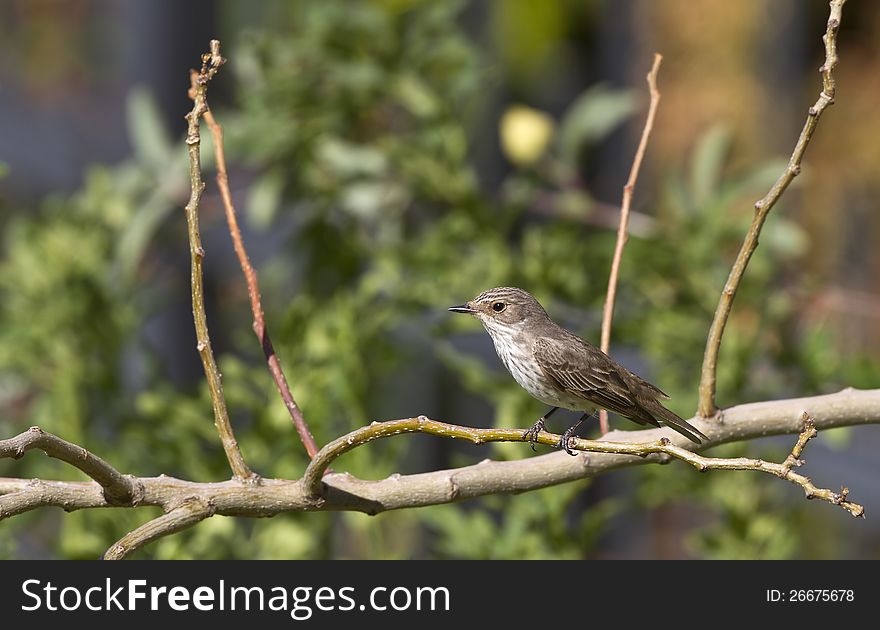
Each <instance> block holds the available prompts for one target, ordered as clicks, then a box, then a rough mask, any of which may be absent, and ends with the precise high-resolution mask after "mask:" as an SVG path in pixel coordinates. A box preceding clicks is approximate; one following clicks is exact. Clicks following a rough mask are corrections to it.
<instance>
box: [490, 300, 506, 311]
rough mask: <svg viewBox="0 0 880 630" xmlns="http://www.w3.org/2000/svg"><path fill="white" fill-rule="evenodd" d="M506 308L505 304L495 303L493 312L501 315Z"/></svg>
mask: <svg viewBox="0 0 880 630" xmlns="http://www.w3.org/2000/svg"><path fill="white" fill-rule="evenodd" d="M505 306H506V305H505V304H504V302H495V304H493V305H492V310H493V311H495V312H496V313H500V312H501V311H503V310H504V307H505Z"/></svg>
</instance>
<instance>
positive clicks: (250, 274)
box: [204, 110, 318, 458]
mask: <svg viewBox="0 0 880 630" xmlns="http://www.w3.org/2000/svg"><path fill="white" fill-rule="evenodd" d="M204 117H205V122H206V123H207V125H208V128H209V129H210V130H211V135H212V137H213V140H214V154H215V159H216V161H217V186H218V187H219V188H220V196H221V197H222V198H223V207H224V209H225V210H226V223H227V224H228V225H229V234H230V236H231V237H232V246H233V247H234V248H235V253H236V255H237V256H238V262H239V264H240V265H241V270H242V271H243V272H244V277H245V280H246V282H247V287H248V297H249V298H250V302H251V312H252V313H253V316H254V322H253V328H254V333H256V335H257V339H259V340H260V347H261V348H262V349H263V354H265V355H266V362H267V363H268V365H269V372H270V373H271V374H272V378H273V379H274V380H275V385H276V386H277V387H278V393H279V394H281V399H282V400H283V401H284V406H285V407H287V411H288V412H289V413H290V417H291V419H292V420H293V426H294V427H295V428H296V432H297V433H298V434H299V437H300V440H302V443H303V445H304V446H305V447H306V452H307V453H308V454H309V457H310V458H314V456H315V453H317V452H318V445H317V444H316V443H315V438H314V437H312V434H311V432H310V431H309V427H308V425H307V424H306V420H305V418H304V417H303V413H302V410H300V408H299V406H298V405H297V404H296V401H295V400H294V399H293V394H292V393H291V391H290V387H289V386H288V384H287V379H286V378H285V376H284V371H283V370H282V369H281V362H280V361H279V359H278V355H277V354H275V348H274V347H273V346H272V339H271V338H270V337H269V330H268V329H267V328H266V318H265V316H264V315H263V306H262V305H261V304H260V285H259V282H258V281H257V272H256V271H255V270H254V268H253V265H251V261H250V259H249V258H248V254H247V250H246V249H245V247H244V241H243V240H242V238H241V230H240V229H239V228H238V220H237V219H236V217H235V206H234V205H233V203H232V194H231V193H230V191H229V176H228V175H227V170H226V155H225V151H224V148H223V128H222V127H221V126H220V124H219V123H218V122H217V121H216V120H215V119H214V116H213V114H212V113H211V111H210V110H208V111H206V112H205V115H204Z"/></svg>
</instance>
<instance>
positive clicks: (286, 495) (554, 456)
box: [0, 389, 880, 520]
mask: <svg viewBox="0 0 880 630" xmlns="http://www.w3.org/2000/svg"><path fill="white" fill-rule="evenodd" d="M804 411H807V412H808V413H809V415H810V416H811V417H812V418H813V421H814V424H815V427H816V428H817V429H819V430H824V429H830V428H833V427H841V426H850V425H861V424H880V389H874V390H853V389H846V390H843V391H841V392H838V393H836V394H828V395H824V396H815V397H811V398H794V399H790V400H777V401H768V402H759V403H751V404H746V405H738V406H736V407H731V408H729V409H725V410H724V411H723V412H721V413H720V414H718V416H717V418H716V419H714V420H712V421H706V420H701V419H699V418H695V419H693V420H691V422H693V424H695V425H696V426H697V428H699V429H700V430H701V431H703V432H704V433H706V435H708V436H709V441H708V442H706V443H705V444H703V445H702V446H701V448H709V447H712V446H717V445H719V444H725V443H728V442H737V441H741V440H750V439H754V438H758V437H763V436H767V435H779V434H786V433H788V434H800V433H801V432H802V431H803V429H804V420H803V413H804ZM382 424H386V423H382ZM382 424H380V425H378V426H382ZM458 429H460V430H461V432H462V434H461V435H460V436H458V437H464V438H465V439H469V438H467V437H466V434H467V433H469V431H470V429H468V428H467V427H459V428H458ZM519 432H520V433H522V430H519ZM453 437H455V436H453ZM515 437H517V439H519V436H515ZM663 437H667V438H669V439H670V444H669V445H674V446H678V447H683V446H685V445H690V442H688V441H687V440H686V438H683V437H681V436H679V435H678V434H677V433H674V432H671V431H669V430H668V429H650V430H643V431H612V432H610V433H609V434H608V435H607V436H605V439H606V440H608V441H610V440H613V441H614V442H615V443H617V444H618V445H619V444H622V443H626V444H646V443H657V442H659V441H660V440H661V438H663ZM669 445H667V446H669ZM683 450H684V449H683ZM693 455H694V454H693V453H691V455H689V457H690V456H693ZM670 457H671V456H670V455H669V454H668V453H659V452H658V453H655V454H651V455H647V456H646V457H644V458H642V457H633V456H632V455H622V454H614V453H582V454H580V455H579V456H578V457H569V456H568V455H566V454H565V453H562V452H554V453H550V454H547V455H541V456H538V457H529V458H526V459H521V460H516V461H490V460H485V461H483V462H480V463H478V464H475V465H473V466H465V467H462V468H457V469H451V470H439V471H433V472H428V473H421V474H414V475H397V474H395V475H392V476H390V477H388V478H387V479H383V480H379V481H368V480H362V479H357V478H355V477H352V476H351V475H349V474H347V473H333V474H328V475H325V476H324V478H323V483H324V484H326V489H325V492H324V496H323V497H321V498H315V497H314V496H312V495H311V493H310V492H309V489H308V487H307V485H306V483H305V480H304V479H301V480H296V481H287V480H277V479H264V480H263V482H262V483H261V484H260V485H257V486H255V485H244V484H241V483H238V482H236V481H226V482H220V483H195V482H191V481H184V480H180V479H174V478H172V477H165V476H161V477H147V478H140V479H139V480H140V481H141V483H142V484H143V487H144V496H143V499H142V500H141V502H140V505H155V506H160V507H162V508H163V509H166V510H171V509H173V508H174V507H175V506H177V505H179V504H180V502H181V501H182V500H184V499H185V498H187V497H194V496H195V497H200V498H201V499H203V500H204V501H205V502H206V504H208V505H211V506H213V508H214V513H215V514H222V515H225V516H249V517H260V516H274V515H275V514H280V513H283V512H290V511H310V510H355V511H360V512H365V513H368V514H376V513H379V512H384V511H387V510H396V509H403V508H414V507H422V506H427V505H436V504H439V503H449V502H452V501H460V500H465V499H471V498H475V497H479V496H484V495H489V494H498V493H502V492H526V491H529V490H536V489H538V488H544V487H547V486H552V485H557V484H560V483H565V482H568V481H574V480H577V479H585V478H588V477H593V476H597V475H601V474H604V473H606V472H609V471H611V470H616V469H618V468H623V467H629V466H635V465H640V464H645V463H664V462H667V461H669V460H670ZM786 461H787V460H786ZM782 466H785V464H782ZM791 474H794V473H791ZM314 477H315V475H314V474H311V475H310V478H312V479H314ZM844 494H845V493H843V492H841V493H838V496H842V495H844ZM843 500H845V499H843ZM43 506H56V507H61V508H64V509H66V510H77V509H84V508H97V507H112V505H111V504H110V503H109V502H108V501H107V500H106V498H105V497H104V495H103V492H102V489H101V487H100V486H99V485H98V484H95V483H76V482H58V481H32V480H29V479H3V478H0V520H2V519H3V518H6V517H9V516H13V515H15V514H20V513H22V512H25V511H28V510H31V509H34V508H37V507H43Z"/></svg>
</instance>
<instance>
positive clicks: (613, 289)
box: [599, 53, 663, 435]
mask: <svg viewBox="0 0 880 630" xmlns="http://www.w3.org/2000/svg"><path fill="white" fill-rule="evenodd" d="M662 61H663V55H661V54H660V53H654V65H652V66H651V71H650V72H648V76H647V81H648V90H649V92H650V94H651V104H650V105H649V106H648V117H647V118H646V119H645V127H644V129H642V138H641V140H639V148H638V149H637V150H636V155H635V157H634V158H633V163H632V167H631V168H630V171H629V179H627V180H626V185H625V186H624V187H623V201H622V202H621V204H620V227H618V229H617V243H616V244H615V246H614V257H613V258H612V259H611V273H610V274H609V275H608V293H606V295H605V309H604V311H603V313H602V340H601V346H600V347H601V349H602V352H604V353H606V354H608V350H609V348H610V346H611V321H612V320H613V319H614V298H615V296H616V294H617V276H618V274H619V273H620V261H621V259H622V258H623V246H624V245H626V241H627V238H628V226H629V207H630V205H631V204H632V197H633V191H634V190H635V187H636V182H637V181H638V179H639V170H640V169H641V167H642V160H643V159H644V157H645V151H646V150H647V149H648V138H649V137H650V136H651V130H652V129H653V128H654V118H655V117H656V115H657V106H658V105H659V104H660V91H659V90H658V89H657V73H658V72H659V71H660V62H662ZM599 430H600V431H601V432H602V435H605V434H606V433H608V412H607V411H606V410H605V409H600V410H599Z"/></svg>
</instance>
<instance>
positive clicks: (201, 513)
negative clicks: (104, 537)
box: [102, 497, 214, 560]
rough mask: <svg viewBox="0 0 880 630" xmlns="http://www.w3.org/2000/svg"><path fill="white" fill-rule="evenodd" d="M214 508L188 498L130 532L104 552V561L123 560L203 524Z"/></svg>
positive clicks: (198, 500)
mask: <svg viewBox="0 0 880 630" xmlns="http://www.w3.org/2000/svg"><path fill="white" fill-rule="evenodd" d="M213 514H214V508H213V507H212V506H211V504H210V503H208V502H206V501H205V500H204V499H202V498H200V497H187V498H186V499H184V500H183V501H182V502H181V503H180V505H178V506H176V507H174V508H173V509H171V510H169V511H168V512H166V513H165V514H163V515H162V516H159V517H157V518H154V519H153V520H152V521H147V522H146V523H144V524H143V525H141V526H140V527H138V528H137V529H136V530H134V531H132V532H129V533H128V534H126V535H125V536H123V537H122V538H120V539H119V540H118V541H117V542H115V543H113V545H111V547H110V548H109V549H108V550H107V551H105V552H104V555H103V556H102V557H103V559H104V560H122V559H123V558H125V557H126V556H127V555H129V554H130V553H131V552H133V551H136V550H137V549H140V548H141V547H143V546H144V545H147V544H149V543H151V542H153V541H154V540H156V539H158V538H162V537H163V536H168V535H170V534H176V533H177V532H179V531H182V530H184V529H188V528H190V527H192V526H193V525H195V524H196V523H201V522H202V521H203V520H205V519H206V518H208V517H209V516H213Z"/></svg>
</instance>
